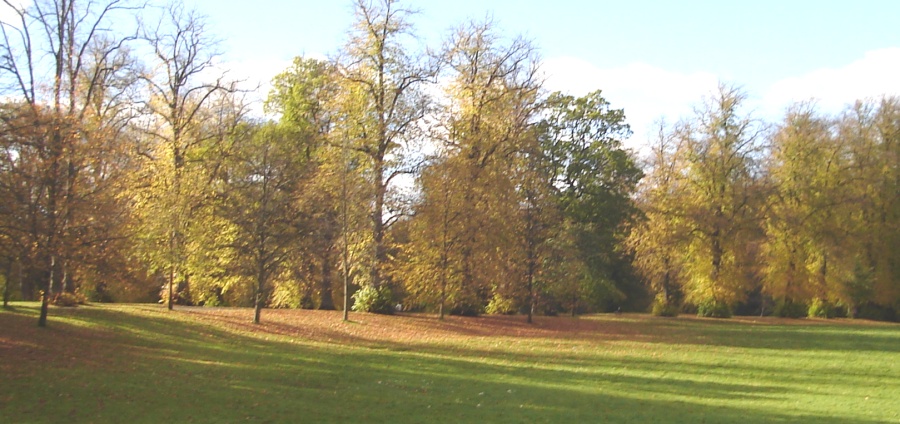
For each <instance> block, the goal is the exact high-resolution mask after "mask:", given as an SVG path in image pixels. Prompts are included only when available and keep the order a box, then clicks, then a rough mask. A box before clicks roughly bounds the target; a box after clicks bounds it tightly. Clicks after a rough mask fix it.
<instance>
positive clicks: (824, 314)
mask: <svg viewBox="0 0 900 424" xmlns="http://www.w3.org/2000/svg"><path fill="white" fill-rule="evenodd" d="M836 315H837V308H835V307H834V306H833V305H832V304H830V303H828V302H826V301H824V300H821V299H815V300H813V301H812V303H810V304H809V314H808V316H809V317H810V318H834V317H835V316H836Z"/></svg>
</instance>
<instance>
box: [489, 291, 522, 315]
mask: <svg viewBox="0 0 900 424" xmlns="http://www.w3.org/2000/svg"><path fill="white" fill-rule="evenodd" d="M528 307H530V306H523V308H522V309H523V313H526V314H527V313H528V310H527V308H528ZM517 309H518V308H516V302H515V301H514V300H512V299H509V298H506V297H503V296H501V295H498V294H495V295H494V297H493V298H491V301H490V303H488V305H487V307H486V308H485V312H487V313H489V314H497V315H512V314H515V313H516V311H517Z"/></svg>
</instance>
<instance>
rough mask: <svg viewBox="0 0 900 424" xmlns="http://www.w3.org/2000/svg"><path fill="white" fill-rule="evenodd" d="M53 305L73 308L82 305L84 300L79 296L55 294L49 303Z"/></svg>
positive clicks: (63, 293)
mask: <svg viewBox="0 0 900 424" xmlns="http://www.w3.org/2000/svg"><path fill="white" fill-rule="evenodd" d="M50 303H52V304H53V305H56V306H62V307H73V306H78V305H84V304H85V303H86V302H85V299H84V296H82V295H81V294H76V293H69V292H62V293H57V294H56V296H54V297H53V299H52V300H51V301H50Z"/></svg>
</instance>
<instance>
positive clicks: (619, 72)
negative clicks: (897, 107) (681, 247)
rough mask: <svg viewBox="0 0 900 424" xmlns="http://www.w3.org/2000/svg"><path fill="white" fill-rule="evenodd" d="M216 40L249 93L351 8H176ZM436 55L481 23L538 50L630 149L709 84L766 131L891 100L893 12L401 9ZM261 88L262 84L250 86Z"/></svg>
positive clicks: (601, 3)
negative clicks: (597, 94) (608, 115)
mask: <svg viewBox="0 0 900 424" xmlns="http://www.w3.org/2000/svg"><path fill="white" fill-rule="evenodd" d="M184 1H185V4H186V5H187V6H188V7H192V8H195V9H197V10H198V11H199V12H200V13H202V14H204V15H206V16H207V18H208V23H209V25H210V26H209V28H210V29H211V30H212V31H213V32H214V33H215V34H216V35H217V36H218V37H219V38H220V39H221V40H222V44H221V47H222V50H223V52H224V53H225V55H224V56H223V57H222V59H223V60H224V61H226V66H227V67H231V68H233V69H234V72H235V74H239V75H243V76H246V77H248V78H251V79H255V80H259V81H260V82H262V83H263V84H265V82H267V81H268V80H270V79H271V77H272V76H273V75H275V74H276V73H278V72H280V71H281V70H283V69H285V68H286V67H287V66H288V64H289V63H290V61H291V59H292V58H293V57H295V56H299V55H305V56H313V57H326V56H329V55H331V54H333V53H335V52H336V51H337V50H338V49H339V48H340V47H341V46H342V45H343V44H344V42H345V40H346V32H347V29H348V28H349V27H350V25H351V23H352V21H353V12H352V4H353V0H256V1H252V2H249V1H245V0H241V1H235V0H184ZM403 3H405V5H407V6H412V7H414V8H417V9H419V10H420V13H419V14H418V15H417V16H416V17H415V19H414V24H415V25H416V31H417V33H418V34H419V35H420V36H421V37H422V39H423V41H424V42H425V43H427V44H429V45H432V46H436V45H439V44H440V41H441V40H442V39H443V38H444V37H445V36H446V34H447V33H448V31H449V30H450V29H451V28H453V27H454V26H457V25H460V24H462V23H464V22H466V21H467V20H470V19H476V20H481V19H484V18H485V17H488V16H490V17H492V18H493V20H494V21H495V24H496V25H497V28H498V29H499V30H500V31H501V32H502V33H503V34H505V35H507V36H509V37H513V36H516V35H524V36H525V37H527V38H529V39H531V40H532V42H533V43H534V44H535V45H536V46H537V47H538V49H539V51H540V53H541V56H542V58H543V61H544V64H543V70H544V72H545V73H546V75H547V83H546V85H547V87H548V88H549V89H550V90H561V91H565V92H569V93H571V94H574V95H581V94H585V93H587V92H589V91H593V90H597V89H600V90H603V93H604V97H606V99H607V100H609V101H610V102H611V104H612V106H613V107H617V108H624V109H625V114H626V116H627V119H628V122H629V123H630V124H631V126H632V128H633V130H634V133H635V134H634V136H633V137H632V139H631V140H630V144H631V145H632V146H634V145H640V144H642V143H645V142H646V141H647V138H648V137H649V136H650V135H651V134H654V133H655V130H654V122H655V121H658V120H659V119H660V118H664V119H665V120H666V121H667V122H670V123H671V122H675V121H677V120H678V119H682V118H686V117H690V115H691V113H692V108H693V107H695V106H697V105H698V104H699V103H700V102H701V101H702V98H703V96H705V95H708V94H710V93H711V92H712V91H713V90H715V88H716V86H717V85H718V84H719V83H720V82H723V83H726V84H733V85H737V86H739V87H742V88H743V90H744V91H745V92H746V94H747V95H748V97H749V100H748V106H749V108H750V109H751V110H752V111H753V113H754V114H755V115H756V116H758V117H760V118H762V119H766V120H771V121H775V120H778V119H779V118H780V116H781V115H782V113H783V111H784V110H785V108H786V107H788V106H789V105H790V104H791V103H793V102H796V101H804V100H810V99H816V101H817V102H818V104H819V107H820V109H821V110H822V111H824V112H828V113H838V112H840V111H841V110H842V108H843V107H845V106H846V105H847V104H849V103H852V102H853V101H855V100H856V99H862V98H873V97H880V96H881V95H883V94H888V95H900V25H898V18H900V1H893V0H882V1H874V0H849V1H830V0H817V1H806V0H780V1H769V0H755V1H738V0H734V1H731V0H714V1H713V0H703V1H700V0H694V1H692V0H679V1H647V0H645V1H640V0H617V1H607V0H552V1H530V0H518V1H515V0H452V1H426V0H418V1H406V2H403ZM263 87H264V88H263V89H264V90H265V89H266V87H265V85H264V86H263Z"/></svg>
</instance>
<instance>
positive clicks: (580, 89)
mask: <svg viewBox="0 0 900 424" xmlns="http://www.w3.org/2000/svg"><path fill="white" fill-rule="evenodd" d="M543 70H544V72H545V73H546V74H547V87H548V88H549V89H551V90H554V91H556V90H558V91H562V92H567V93H569V94H572V95H584V94H586V93H588V92H591V91H594V90H598V89H599V90H603V97H604V98H606V100H608V101H609V102H610V104H611V105H612V107H614V108H622V109H624V110H625V116H626V118H627V122H628V123H629V124H630V125H631V129H632V131H633V132H634V134H633V135H632V137H631V138H630V139H629V140H628V141H627V142H626V144H627V146H628V147H631V148H635V149H637V148H639V147H640V146H643V145H646V144H647V141H648V139H649V138H650V137H651V136H652V134H654V132H655V128H654V122H656V121H658V120H659V119H661V118H663V119H665V120H666V121H667V122H669V123H674V122H675V121H677V120H679V119H681V118H684V117H686V116H689V115H690V114H691V113H692V110H693V109H692V108H693V106H694V105H697V104H698V103H700V102H701V100H702V98H703V96H705V95H707V94H709V93H711V92H713V91H715V89H716V87H717V86H718V83H719V78H718V77H717V76H716V75H714V74H712V73H707V72H697V73H692V74H683V73H678V72H671V71H667V70H665V69H662V68H658V67H655V66H651V65H647V64H644V63H633V64H630V65H626V66H622V67H617V68H611V69H602V68H599V67H597V66H594V65H592V64H590V63H588V62H587V61H584V60H581V59H577V58H572V57H560V58H552V59H549V60H546V61H545V62H544V65H543Z"/></svg>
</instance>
